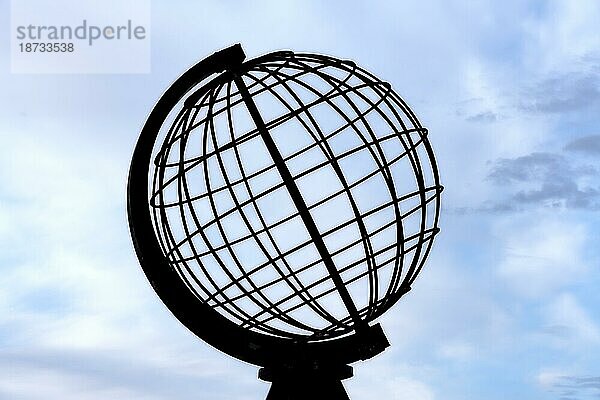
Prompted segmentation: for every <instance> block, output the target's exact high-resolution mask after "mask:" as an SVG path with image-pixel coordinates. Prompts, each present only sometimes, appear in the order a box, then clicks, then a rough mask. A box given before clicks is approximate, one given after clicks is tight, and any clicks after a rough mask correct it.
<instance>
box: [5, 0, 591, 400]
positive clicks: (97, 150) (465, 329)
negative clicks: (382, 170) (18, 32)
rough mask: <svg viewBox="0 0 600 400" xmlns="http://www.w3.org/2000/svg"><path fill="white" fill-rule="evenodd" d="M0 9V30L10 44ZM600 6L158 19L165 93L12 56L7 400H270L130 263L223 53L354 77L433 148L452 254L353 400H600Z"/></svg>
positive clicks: (438, 251) (297, 4) (403, 316)
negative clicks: (339, 63) (143, 220)
mask: <svg viewBox="0 0 600 400" xmlns="http://www.w3.org/2000/svg"><path fill="white" fill-rule="evenodd" d="M8 10H9V4H8V2H7V1H0V24H1V25H2V26H4V27H8V26H9V22H10V21H9V17H8V15H9V13H8ZM598 21H600V3H599V2H597V1H593V0H590V1H584V0H577V1H540V2H532V1H530V2H523V1H506V2H494V1H491V0H490V1H477V2H469V3H467V2H459V1H441V0H440V1H407V2H393V1H389V2H376V3H375V2H368V3H367V2H346V3H344V5H343V6H342V5H341V4H333V2H316V1H291V2H276V1H271V2H269V1H264V2H245V3H243V4H240V3H238V2H222V1H212V2H211V1H202V2H194V3H192V2H184V1H173V2H157V1H155V2H153V3H152V26H151V32H150V33H151V40H152V66H151V67H152V73H150V74H137V75H136V74H132V75H86V74H74V75H24V74H23V75H20V74H10V72H9V71H10V62H9V58H8V54H9V53H8V51H9V50H8V47H9V46H8V33H7V32H8V28H7V29H5V30H4V31H5V34H6V36H5V37H6V40H3V41H0V47H1V51H2V54H3V56H2V58H0V87H1V88H2V94H1V95H0V135H2V146H1V147H0V180H1V182H2V184H1V185H0V260H1V263H0V269H1V271H2V274H0V398H7V399H22V400H29V399H41V398H44V399H67V400H69V399H85V400H88V399H90V400H92V399H94V400H95V399H106V398H119V399H168V398H180V399H196V398H207V399H228V398H239V399H257V398H264V396H265V394H266V391H267V390H268V385H267V384H265V383H263V382H260V381H258V380H257V379H256V368H255V367H253V366H250V365H246V364H243V363H241V362H239V361H237V360H234V359H232V358H229V357H227V356H225V355H223V354H221V353H219V352H218V351H216V350H214V349H212V348H210V347H209V346H208V345H206V344H204V343H203V342H201V341H200V340H199V339H197V338H195V337H194V336H193V335H192V334H191V333H189V332H188V331H187V330H186V329H185V328H184V327H183V326H181V325H180V324H179V323H178V322H177V321H176V320H175V319H174V318H173V317H172V316H171V315H170V314H169V313H168V312H167V310H166V309H165V307H164V306H163V305H162V303H161V302H160V300H159V299H158V297H157V296H156V295H155V294H154V292H153V291H152V289H151V288H150V286H149V284H148V283H147V281H146V279H145V277H144V275H143V273H142V272H141V270H140V268H139V266H138V262H137V259H136V258H135V255H134V253H133V248H132V245H131V240H130V237H129V233H128V229H127V223H126V212H125V183H126V175H127V169H128V165H129V160H130V156H131V152H132V149H133V146H134V143H135V141H136V139H137V135H138V132H139V130H140V128H141V126H142V124H143V121H144V120H145V117H146V116H147V113H148V112H149V110H150V109H151V107H152V106H153V104H154V102H155V101H156V99H157V98H158V97H159V96H160V95H161V94H162V92H163V90H164V89H165V88H166V87H167V86H168V85H169V84H170V83H171V82H172V81H173V80H174V79H175V78H176V77H177V76H179V75H180V74H181V73H182V72H183V71H184V70H185V69H187V68H188V67H189V66H191V65H193V64H194V63H195V62H197V61H198V60H199V59H201V58H203V57H205V56H206V55H208V54H210V53H212V52H214V51H215V50H217V49H220V48H223V47H226V46H228V45H230V44H233V43H237V42H241V43H242V45H243V46H244V49H245V52H246V54H247V55H249V56H250V57H253V56H256V55H259V54H263V53H266V52H269V51H273V50H276V49H293V50H296V51H311V52H319V53H325V54H331V55H336V56H339V57H343V58H349V59H353V60H356V61H357V62H359V64H361V65H362V66H363V67H365V68H367V69H368V70H370V71H371V72H373V73H375V74H376V75H378V76H381V77H383V78H384V79H385V80H387V81H389V82H391V83H392V85H393V87H394V88H395V90H396V91H397V92H398V93H399V94H400V95H401V96H403V98H404V99H405V100H406V101H407V102H408V103H409V104H410V105H411V106H412V108H413V109H414V110H415V112H416V113H417V115H418V116H419V118H420V120H421V122H422V123H423V125H424V126H426V127H428V128H429V131H430V140H431V141H432V143H433V146H434V149H435V151H436V155H437V157H438V162H439V165H440V171H441V175H442V180H443V183H444V186H445V188H446V189H445V191H444V197H443V200H444V203H443V207H444V209H443V213H442V221H441V227H442V233H441V234H440V236H439V237H438V239H437V241H436V244H435V246H434V251H433V253H432V254H431V257H430V259H429V262H428V264H427V266H426V268H425V270H424V271H423V273H422V274H421V276H420V277H419V279H418V280H417V282H416V283H415V285H414V288H413V290H412V291H411V292H410V293H409V294H408V295H407V296H406V297H405V298H403V299H402V301H400V302H399V303H398V304H397V305H396V306H395V307H394V308H393V309H392V310H391V312H389V313H388V314H386V315H385V316H384V317H383V318H382V319H381V322H382V324H383V326H384V329H385V331H386V334H387V336H388V338H389V339H390V341H391V343H392V347H391V348H390V349H388V350H387V351H386V352H385V353H384V354H382V355H380V356H378V357H376V358H374V359H372V360H369V361H368V362H365V363H359V364H356V365H355V377H354V378H352V379H351V380H349V381H347V382H346V387H347V389H348V391H349V393H350V395H351V397H352V398H353V399H369V398H390V399H403V398H413V399H419V400H430V399H444V400H454V399H456V400H459V399H465V398H469V399H484V398H485V399H491V400H493V399H505V398H516V399H524V400H525V399H527V400H529V399H547V400H552V399H563V400H567V399H591V398H597V397H598V396H599V395H600V368H598V364H599V363H598V360H599V359H600V294H599V293H600V292H599V291H598V290H597V288H598V286H599V284H600V272H599V267H600V251H599V250H598V246H597V243H598V240H599V239H600V230H599V229H598V223H599V222H600V215H599V210H600V179H599V174H600V161H599V160H600V130H599V129H598V126H599V122H600V117H599V116H598V110H599V109H600V29H598Z"/></svg>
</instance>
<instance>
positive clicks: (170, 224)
mask: <svg viewBox="0 0 600 400" xmlns="http://www.w3.org/2000/svg"><path fill="white" fill-rule="evenodd" d="M243 58H244V55H243V52H242V51H241V47H239V46H232V47H231V48H229V49H226V50H224V51H221V52H219V53H215V54H214V55H213V56H211V57H209V58H207V59H205V60H204V61H202V62H200V63H199V64H198V65H196V66H195V67H193V68H192V69H190V70H189V71H188V72H186V73H185V74H184V75H183V76H182V77H181V78H179V79H178V81H176V82H175V83H174V84H173V85H172V86H171V88H169V90H168V91H167V92H166V93H165V94H164V95H163V97H162V98H161V100H159V102H158V103H157V105H156V106H155V109H154V110H153V112H152V114H151V115H150V117H149V118H148V121H147V123H146V125H145V126H144V129H143V131H142V134H141V135H140V140H139V141H138V144H137V146H136V150H135V153H134V158H133V160H132V167H131V171H130V179H129V190H128V200H129V201H128V210H129V217H130V227H131V230H132V236H133V238H134V244H135V245H136V251H137V253H138V257H139V258H140V261H141V264H142V267H143V268H144V271H145V272H146V274H147V275H148V278H149V279H150V282H151V283H152V285H153V286H154V288H155V290H156V291H157V292H158V294H159V295H160V297H161V299H163V301H164V302H165V304H166V305H167V306H168V307H169V308H170V309H171V311H172V312H173V313H174V314H175V315H176V316H177V317H178V318H179V319H180V320H181V321H182V322H183V323H184V324H185V325H186V326H187V327H188V328H189V329H191V330H192V331H193V332H194V333H196V334H197V335H198V336H200V337H201V338H203V339H205V340H206V341H207V342H209V343H210V344H212V345H214V346H215V347H217V348H219V349H221V350H223V351H225V352H226V353H228V354H230V355H233V356H235V357H237V358H241V359H243V360H245V361H248V362H252V363H254V364H257V365H266V364H270V363H277V361H274V359H277V358H278V356H277V355H276V354H277V349H278V348H279V349H281V350H283V353H284V354H286V356H285V357H289V356H290V353H293V352H296V353H297V354H302V357H306V358H308V359H318V358H321V359H324V360H327V359H330V358H337V359H339V360H341V362H343V363H350V362H353V361H356V360H358V359H365V358H368V357H370V356H372V355H373V354H374V353H377V352H379V351H381V350H382V349H381V348H377V349H376V348H375V347H377V346H379V347H381V343H379V344H374V343H378V340H376V339H373V338H370V336H373V335H374V336H377V337H379V336H382V333H378V331H373V329H372V327H370V326H369V325H370V324H371V323H372V322H374V321H375V320H376V319H377V318H378V317H379V316H381V315H382V314H383V313H384V312H385V311H386V310H388V309H389V308H390V307H391V306H392V305H393V304H394V303H396V302H397V301H398V300H399V299H400V298H401V297H402V296H403V295H404V294H405V293H406V292H408V291H409V290H410V288H411V285H412V283H413V282H414V280H415V279H416V277H417V275H418V274H419V272H420V271H421V269H422V267H423V265H424V262H425V260H426V258H427V256H428V254H429V252H430V250H431V246H432V243H433V238H434V237H435V235H436V233H437V232H438V231H439V228H438V220H439V210H440V201H439V200H440V193H441V191H442V186H441V185H440V182H439V175H438V170H437V165H436V163H435V158H434V155H433V151H432V149H431V146H430V144H429V141H428V139H427V130H426V129H425V128H423V127H422V126H421V124H420V123H419V121H418V120H417V118H416V116H415V115H414V113H413V112H412V111H411V110H410V108H409V107H408V105H407V104H406V103H405V102H404V101H403V100H402V99H401V98H400V96H398V95H397V94H396V93H395V92H394V91H393V90H392V89H391V86H390V85H389V84H388V83H386V82H382V81H381V80H379V79H377V78H376V77H375V76H373V75H372V74H370V73H369V72H367V71H365V70H364V69H362V68H360V67H358V66H356V64H354V63H353V62H351V61H346V60H340V59H336V58H333V57H329V56H323V55H316V54H304V53H292V52H275V53H270V54H267V55H265V56H262V57H258V58H256V59H253V60H250V61H247V62H243V63H242V61H243ZM221 71H224V72H222V73H221V74H219V75H217V76H216V77H214V78H213V79H212V80H210V81H208V82H206V81H207V78H209V77H211V76H212V75H214V74H218V73H219V72H221ZM200 83H201V84H200ZM186 96H187V97H186ZM184 97H185V99H184V100H183V105H181V102H182V99H183V98H184ZM264 99H267V100H264ZM269 101H271V103H269ZM273 102H274V103H275V105H273V104H274V103H273ZM176 107H179V109H178V110H177V111H176V113H175V114H176V115H175V117H174V118H172V121H168V115H169V114H171V113H173V110H174V109H175V108H176ZM324 109H326V110H324ZM332 115H333V116H332ZM334 117H335V118H334ZM291 125H294V126H295V127H294V128H291V127H290V126H291ZM164 127H168V129H167V130H166V134H164V135H163V136H164V138H163V140H162V143H159V146H158V147H156V145H155V141H156V140H157V138H158V137H159V136H160V132H161V131H163V130H164ZM290 131H293V132H301V134H299V135H298V136H299V137H300V136H302V137H303V140H297V142H294V140H291V141H292V142H294V143H292V144H291V145H290V144H289V142H290ZM342 137H344V138H345V140H341V139H340V138H342ZM392 144H394V146H392ZM361 157H370V160H371V164H368V165H371V167H372V168H365V166H364V165H363V163H360V162H359V161H360V160H361ZM363 159H364V158H363ZM248 160H254V161H253V162H248ZM261 160H262V161H264V162H263V163H262V164H261V162H260V161H261ZM265 160H266V161H265ZM299 160H301V162H300V161H299ZM150 161H152V162H153V168H152V170H150V168H149V164H150ZM401 163H404V164H403V167H404V172H406V170H407V168H408V171H409V172H410V173H411V175H412V176H411V177H410V178H411V179H412V181H411V183H412V185H413V186H414V187H413V189H412V190H408V191H406V190H405V191H404V192H401V193H400V192H399V190H398V188H397V186H398V185H397V180H398V177H400V176H401V177H406V175H402V174H401V173H400V172H398V171H397V169H398V168H396V167H397V166H398V165H400V164H401ZM395 168H396V169H395ZM365 169H366V170H365ZM194 171H195V172H194ZM323 171H325V172H323ZM319 174H321V176H320V178H323V174H325V175H327V174H329V176H330V177H333V180H337V185H336V184H330V185H326V186H325V187H322V186H323V185H319ZM311 177H313V178H312V181H311V179H310V178H311ZM149 178H150V182H149ZM303 180H305V181H306V182H304V183H302V182H303ZM371 181H372V182H375V181H376V182H377V184H378V185H379V186H378V189H379V190H373V189H374V188H376V186H377V185H375V184H373V185H371V186H369V182H371ZM144 185H145V187H144ZM316 187H317V188H318V189H315V188H316ZM365 188H366V189H365ZM382 188H383V189H384V190H383V191H382V190H381V189H382ZM148 190H150V192H148ZM360 190H362V192H363V193H362V196H361V195H360ZM365 190H366V193H367V194H366V195H365ZM276 193H278V194H279V195H278V196H277V195H276ZM375 193H380V194H381V193H385V194H386V196H388V198H387V200H383V199H382V198H381V196H380V197H379V198H378V196H377V195H376V194H375ZM270 197H273V199H271V200H270V201H267V199H269V198H270ZM375 198H377V201H374V200H373V199H375ZM361 199H368V200H361ZM369 200H370V202H369ZM340 201H341V203H343V204H345V209H344V206H340V204H341V203H340ZM373 203H375V204H373ZM369 205H370V207H368V206H369ZM332 208H334V211H333V212H332V210H331V209H332ZM320 209H321V210H322V211H321V214H319V210H320ZM343 209H344V210H345V214H344V213H343V212H342V211H339V210H343ZM275 210H278V211H279V213H280V214H281V215H279V216H278V218H273V217H272V216H271V217H269V215H270V214H277V212H276V211H275ZM281 210H285V212H282V211H281ZM336 212H337V213H339V214H344V218H343V219H340V216H339V215H337V214H336ZM331 214H336V215H335V216H334V217H331ZM319 215H321V217H319ZM328 216H329V217H331V218H329V219H328V218H327V217H328ZM409 220H410V221H412V222H411V224H410V227H408V225H409V224H408V222H407V221H409ZM327 223H329V226H327ZM405 224H406V225H405ZM286 226H287V228H286ZM290 234H293V236H294V237H296V239H297V240H296V241H292V242H293V243H290V240H289V237H290ZM336 235H337V236H338V239H331V238H333V237H335V236H336ZM339 237H343V240H340V239H339ZM382 238H383V239H382ZM376 239H377V240H376ZM248 243H250V244H251V250H248V248H246V249H243V246H244V244H248ZM246 247H248V246H246ZM311 255H312V257H311ZM384 270H386V271H387V272H386V274H385V279H384V278H383V274H382V271H384ZM265 271H268V272H269V273H268V274H266V273H265ZM216 275H219V279H217V278H216V277H215V276H216ZM275 287H277V288H278V289H277V290H274V288H275ZM357 294H358V295H357ZM357 298H358V299H357ZM361 298H362V303H361V301H360V300H361ZM327 299H329V300H327ZM334 300H337V302H335V301H334ZM319 318H320V325H319V324H316V323H314V322H315V321H316V320H317V319H319ZM307 321H310V322H307ZM374 332H375V333H374ZM233 342H236V343H233ZM385 346H387V342H386V343H385V344H384V345H383V347H385ZM365 347H366V348H365ZM265 352H268V353H269V355H265ZM281 357H284V356H283V355H282V356H281ZM285 357H284V358H285Z"/></svg>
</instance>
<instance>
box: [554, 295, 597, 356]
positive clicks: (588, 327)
mask: <svg viewBox="0 0 600 400" xmlns="http://www.w3.org/2000/svg"><path fill="white" fill-rule="evenodd" d="M544 314H545V318H546V322H547V324H548V325H550V326H564V327H565V328H566V332H567V335H565V336H563V337H559V338H556V339H555V341H556V342H558V343H559V344H560V345H564V346H567V347H570V348H575V349H582V348H586V347H587V346H589V345H599V344H600V326H598V323H597V322H596V321H594V320H593V318H592V317H591V316H590V315H589V314H588V312H587V311H586V310H585V309H584V307H583V306H582V305H581V304H580V303H579V301H578V300H577V298H576V297H575V296H573V295H572V294H569V293H563V294H561V295H559V296H558V297H557V298H556V299H555V300H554V301H553V302H552V303H550V304H549V305H548V306H547V307H546V308H545V310H544Z"/></svg>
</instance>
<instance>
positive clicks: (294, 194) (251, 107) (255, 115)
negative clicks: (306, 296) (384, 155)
mask: <svg viewBox="0 0 600 400" xmlns="http://www.w3.org/2000/svg"><path fill="white" fill-rule="evenodd" d="M234 81H235V84H236V86H237V87H238V90H239V91H240V94H241V96H242V98H243V100H244V103H245V104H246V108H247V109H248V112H249V113H250V116H251V117H252V119H253V120H254V123H255V124H256V128H257V129H258V131H259V133H260V136H261V138H262V140H263V142H264V143H265V146H266V147H267V150H268V151H269V154H270V155H271V157H272V158H273V162H274V163H275V166H276V167H277V170H278V171H279V174H280V175H281V178H282V179H283V183H284V184H285V187H286V188H287V190H288V192H289V194H290V197H291V198H292V201H293V202H294V205H295V206H296V208H297V209H298V213H299V214H300V218H302V221H303V222H304V225H305V226H306V229H307V231H308V234H309V235H310V237H311V239H312V242H313V243H314V244H315V247H316V248H317V251H318V252H319V255H320V256H321V259H322V260H323V263H324V264H325V268H327V271H328V272H329V275H330V276H331V280H332V281H333V283H334V284H335V287H336V289H337V291H338V293H339V294H340V297H341V299H342V302H343V303H344V306H346V309H347V310H348V313H349V314H350V317H351V318H352V320H353V321H354V329H355V330H356V332H360V331H362V330H363V328H365V326H364V325H365V322H364V321H363V320H362V319H361V318H360V315H359V314H358V310H357V308H356V305H355V304H354V301H353V300H352V297H351V296H350V293H349V292H348V288H347V287H346V285H344V282H343V281H342V277H341V276H340V274H339V272H338V270H337V268H336V267H335V264H334V263H333V259H332V258H331V254H330V253H329V250H328V249H327V246H326V245H325V242H324V241H323V237H322V236H321V233H320V232H319V229H318V228H317V225H316V224H315V221H314V219H313V217H312V215H311V214H310V211H309V210H308V206H307V205H306V202H305V201H304V198H303V197H302V194H301V193H300V189H298V185H296V182H295V181H294V178H293V177H292V174H291V173H290V170H289V169H288V167H287V165H286V163H285V161H284V159H283V156H282V155H281V153H280V152H279V149H278V148H277V145H276V144H275V142H274V141H273V138H272V137H271V135H270V133H269V130H268V129H267V126H266V125H265V121H264V120H263V119H262V116H261V115H260V112H259V111H258V108H257V107H256V104H255V103H254V100H253V99H252V96H251V95H250V93H249V92H248V88H247V87H246V84H245V83H244V80H243V79H242V77H241V76H239V75H235V78H234Z"/></svg>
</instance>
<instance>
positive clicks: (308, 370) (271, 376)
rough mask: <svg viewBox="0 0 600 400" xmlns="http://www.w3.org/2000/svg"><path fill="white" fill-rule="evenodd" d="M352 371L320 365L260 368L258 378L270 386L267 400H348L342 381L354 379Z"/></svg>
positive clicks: (342, 366) (345, 366)
mask: <svg viewBox="0 0 600 400" xmlns="http://www.w3.org/2000/svg"><path fill="white" fill-rule="evenodd" d="M352 375H353V371H352V367H351V366H349V365H341V366H338V367H337V368H336V367H333V366H324V365H319V364H313V365H304V366H299V365H297V366H293V367H279V368H276V369H274V368H261V369H260V370H259V372H258V377H259V378H260V379H262V380H263V381H267V382H271V389H270V390H269V393H268V394H267V400H306V399H311V400H319V399H323V400H349V397H348V394H347V393H346V390H345V389H344V385H342V380H343V379H347V378H351V377H352Z"/></svg>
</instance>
